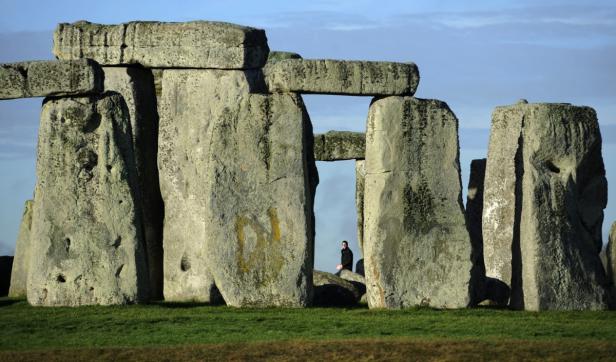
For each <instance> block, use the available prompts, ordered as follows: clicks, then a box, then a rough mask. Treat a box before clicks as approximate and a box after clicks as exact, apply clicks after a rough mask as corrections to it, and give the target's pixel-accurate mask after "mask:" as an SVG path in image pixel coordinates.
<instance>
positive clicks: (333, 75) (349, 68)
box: [263, 59, 419, 96]
mask: <svg viewBox="0 0 616 362" xmlns="http://www.w3.org/2000/svg"><path fill="white" fill-rule="evenodd" d="M263 72H264V74H265V80H266V83H267V86H268V89H269V91H270V92H299V93H322V94H348V95H364V96H369V95H413V94H414V93H415V90H416V89H417V84H418V83H419V70H418V69H417V66H416V65H415V64H414V63H392V62H367V61H347V60H324V59H287V60H281V61H277V62H271V63H269V64H268V65H267V66H266V67H265V68H264V69H263Z"/></svg>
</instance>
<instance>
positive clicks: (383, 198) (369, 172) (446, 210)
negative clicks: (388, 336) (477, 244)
mask: <svg viewBox="0 0 616 362" xmlns="http://www.w3.org/2000/svg"><path fill="white" fill-rule="evenodd" d="M458 155H459V146H458V120H457V119H456V117H455V115H454V114H453V112H452V111H451V110H450V109H449V107H448V106H447V104H446V103H444V102H441V101H437V100H424V99H416V98H411V97H387V98H382V99H377V100H375V101H373V103H372V104H371V106H370V111H369V115H368V124H367V133H366V185H365V200H364V206H365V208H364V213H365V216H364V217H365V219H364V226H365V230H364V232H365V237H364V258H365V266H366V270H365V271H366V286H367V288H368V292H367V294H368V303H369V306H370V307H371V308H375V307H378V308H401V307H412V306H418V305H425V306H431V307H436V308H461V307H466V306H467V305H468V304H469V302H470V295H469V294H470V293H469V282H470V281H471V277H472V275H471V271H472V267H473V264H472V262H471V242H470V238H469V235H468V231H467V229H466V223H465V220H464V210H463V206H462V187H461V181H460V165H459V160H458Z"/></svg>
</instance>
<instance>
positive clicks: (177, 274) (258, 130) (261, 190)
mask: <svg viewBox="0 0 616 362" xmlns="http://www.w3.org/2000/svg"><path fill="white" fill-rule="evenodd" d="M258 79H259V74H258V72H256V71H255V72H253V71H247V72H242V71H216V70H165V72H164V77H163V88H162V90H163V96H162V105H161V107H162V109H163V112H162V114H161V130H160V138H159V139H160V144H159V169H160V175H161V191H162V194H163V199H164V200H165V213H166V217H165V226H164V247H165V299H174V300H178V299H180V300H186V299H199V300H206V301H207V300H209V298H210V293H211V290H213V288H214V285H216V286H217V287H218V289H219V290H220V292H221V294H222V296H223V297H224V300H225V302H226V303H227V304H228V305H233V306H247V305H254V306H275V305H286V306H303V305H307V304H308V303H309V302H310V299H311V291H312V289H311V287H312V283H311V281H312V275H311V272H312V261H313V251H312V248H313V238H314V221H313V215H312V203H313V196H314V189H315V187H316V183H317V182H318V181H317V180H318V178H317V177H316V167H315V164H314V159H313V154H312V152H313V150H312V147H313V146H312V129H311V126H310V121H309V119H308V115H307V113H306V111H305V109H304V106H303V103H302V101H301V98H300V97H299V96H296V95H263V94H251V93H250V91H251V90H252V89H255V87H258V84H256V83H257V80H258ZM214 150H215V151H214Z"/></svg>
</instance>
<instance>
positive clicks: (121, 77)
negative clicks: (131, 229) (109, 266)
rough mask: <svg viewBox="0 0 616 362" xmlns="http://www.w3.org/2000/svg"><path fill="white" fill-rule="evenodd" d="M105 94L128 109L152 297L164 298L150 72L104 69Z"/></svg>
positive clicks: (156, 129)
mask: <svg viewBox="0 0 616 362" xmlns="http://www.w3.org/2000/svg"><path fill="white" fill-rule="evenodd" d="M103 72H104V74H105V82H104V88H105V91H114V92H117V93H119V94H120V95H122V97H123V98H124V100H125V102H126V106H127V108H128V114H129V116H130V124H131V130H132V139H133V145H134V155H135V164H136V166H137V177H138V181H139V182H138V186H139V190H140V191H141V205H140V208H141V210H143V212H142V216H143V231H144V233H143V236H144V242H145V248H146V251H147V258H148V270H149V280H150V298H152V299H162V297H163V290H162V288H163V244H162V223H163V214H164V210H163V208H164V207H163V202H162V198H161V196H160V186H159V182H158V167H157V164H156V153H157V152H158V113H157V110H156V107H157V106H156V92H155V88H154V77H153V76H152V72H151V71H150V70H148V69H143V68H137V67H103Z"/></svg>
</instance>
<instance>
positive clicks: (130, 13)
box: [0, 0, 616, 270]
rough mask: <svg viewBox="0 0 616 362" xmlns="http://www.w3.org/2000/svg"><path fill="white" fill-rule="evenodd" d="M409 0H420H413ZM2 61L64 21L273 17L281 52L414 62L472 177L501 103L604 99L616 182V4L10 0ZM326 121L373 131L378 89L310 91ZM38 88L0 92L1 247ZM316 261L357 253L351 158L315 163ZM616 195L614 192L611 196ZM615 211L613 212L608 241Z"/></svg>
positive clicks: (27, 170) (15, 205) (610, 171)
mask: <svg viewBox="0 0 616 362" xmlns="http://www.w3.org/2000/svg"><path fill="white" fill-rule="evenodd" d="M409 3H410V4H409ZM2 10H3V11H2V13H1V14H0V62H13V61H19V60H35V59H51V58H52V55H51V46H52V32H53V29H54V28H55V26H56V24H57V23H60V22H73V21H76V20H84V19H85V20H89V21H92V22H101V23H120V22H125V21H130V20H161V21H188V20H195V19H204V20H220V21H228V22H234V23H238V24H243V25H251V26H256V27H260V28H263V29H265V30H266V31H267V36H268V40H269V45H270V48H271V49H274V50H290V51H296V52H298V53H300V54H302V55H303V56H304V57H306V58H338V59H366V60H391V61H414V62H415V63H417V65H418V66H419V69H420V73H421V81H420V84H419V88H418V91H417V94H416V95H417V96H418V97H422V98H437V99H441V100H444V101H446V102H447V103H448V104H449V106H450V107H451V108H452V110H453V111H454V112H455V113H456V115H457V116H458V118H459V120H460V143H461V158H460V161H461V166H462V171H463V184H464V185H466V183H467V176H468V165H469V163H470V160H472V159H473V158H481V157H485V155H486V148H487V142H488V136H489V127H490V115H491V112H492V110H493V109H494V107H495V106H498V105H504V104H511V103H514V102H516V101H517V100H518V99H520V98H526V99H528V100H529V101H530V102H569V103H573V104H576V105H588V106H591V107H593V108H595V109H596V110H597V114H598V117H599V122H600V125H601V129H602V134H603V141H604V144H603V157H604V162H605V164H606V169H607V177H608V183H609V185H610V191H611V190H613V186H612V185H616V68H615V66H616V3H615V2H614V1H593V2H589V1H587V2H581V1H541V2H537V1H503V0H492V1H472V2H471V1H467V2H461V1H413V2H408V1H378V2H375V1H361V0H353V1H311V2H292V1H234V2H230V1H225V2H221V1H182V2H181V3H179V2H163V1H147V2H138V1H121V2H120V1H113V0H111V1H105V2H83V1H53V2H47V1H10V0H9V1H3V4H2ZM304 100H305V102H306V105H307V108H308V111H309V113H310V116H311V118H312V121H313V124H314V128H315V131H316V132H323V131H327V130H330V129H338V130H357V131H363V130H364V128H365V121H366V114H367V109H368V104H369V102H370V98H369V97H335V96H316V95H313V96H305V97H304ZM41 101H42V99H26V100H14V101H2V102H0V170H2V171H1V172H0V175H1V176H0V197H1V199H2V203H0V255H3V254H12V253H13V248H14V243H15V238H16V235H17V229H18V227H19V219H20V217H21V213H22V208H23V202H24V201H25V200H26V199H27V198H30V197H31V195H32V189H33V187H34V181H35V180H34V165H35V145H36V132H37V128H38V115H39V111H40V104H41ZM318 167H319V171H320V176H321V184H320V186H319V189H318V191H317V201H316V210H315V212H316V216H317V240H316V261H315V264H316V265H315V267H316V268H318V269H322V270H333V268H334V266H335V264H336V262H337V258H338V243H339V241H340V240H342V239H347V240H349V241H351V247H352V248H353V250H355V254H356V258H357V256H359V251H358V250H357V247H356V246H355V242H356V230H355V222H356V221H355V210H354V166H353V162H352V161H348V162H336V163H319V164H318ZM610 194H611V193H610ZM614 220H616V201H614V200H611V201H610V203H609V204H608V208H607V209H606V217H605V222H604V241H606V239H607V230H608V229H609V226H610V225H611V223H612V222H613V221H614Z"/></svg>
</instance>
